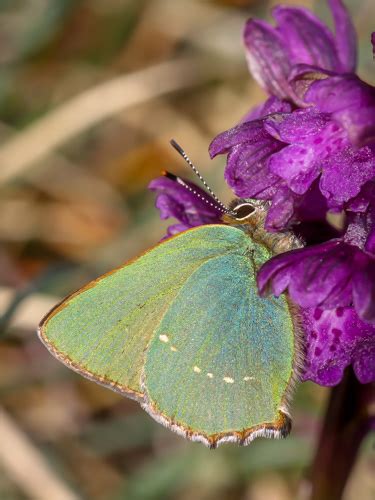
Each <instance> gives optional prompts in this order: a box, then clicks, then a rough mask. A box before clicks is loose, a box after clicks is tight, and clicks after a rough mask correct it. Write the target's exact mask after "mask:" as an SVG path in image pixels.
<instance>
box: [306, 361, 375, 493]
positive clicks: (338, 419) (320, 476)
mask: <svg viewBox="0 0 375 500" xmlns="http://www.w3.org/2000/svg"><path fill="white" fill-rule="evenodd" d="M373 396H374V386H373V385H372V384H360V383H359V382H358V380H357V378H356V376H355V375H354V373H353V370H352V369H351V368H350V369H348V370H347V371H346V373H345V375H344V377H343V380H342V381H341V383H340V384H338V385H337V386H336V387H333V388H332V390H331V395H330V399H329V402H328V408H327V412H326V415H325V418H324V422H323V428H322V431H321V434H320V438H319V443H318V447H317V451H316V455H315V459H314V462H313V465H312V469H311V496H310V500H340V499H341V498H342V494H343V491H344V488H345V485H346V482H347V479H348V477H349V474H350V471H351V469H352V467H353V465H354V463H355V459H356V456H357V453H358V450H359V447H360V445H361V442H362V439H363V438H364V437H365V436H366V434H367V432H368V431H369V430H370V426H371V415H370V401H371V397H373Z"/></svg>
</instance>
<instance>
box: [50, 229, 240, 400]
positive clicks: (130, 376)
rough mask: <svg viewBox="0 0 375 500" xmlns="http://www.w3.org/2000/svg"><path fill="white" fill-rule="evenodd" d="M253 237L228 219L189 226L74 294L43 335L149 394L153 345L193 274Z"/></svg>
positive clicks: (91, 368) (61, 350)
mask: <svg viewBox="0 0 375 500" xmlns="http://www.w3.org/2000/svg"><path fill="white" fill-rule="evenodd" d="M248 242H249V238H248V237H247V236H246V235H245V234H244V233H243V232H242V231H240V230H238V229H235V228H231V227H228V226H222V225H217V226H215V225H210V226H202V227H199V228H196V229H193V230H190V231H187V232H185V233H182V234H180V235H178V236H177V237H175V238H172V239H170V240H167V241H165V242H164V243H162V244H160V245H158V246H156V247H155V248H154V249H152V250H150V251H149V252H148V253H146V254H144V255H142V256H141V257H139V258H138V259H137V260H135V261H133V262H131V263H130V264H128V265H125V266H124V267H122V268H120V269H118V270H116V271H114V272H112V273H110V274H108V275H105V276H103V277H102V278H100V279H99V280H97V281H95V282H93V283H91V284H90V285H88V286H87V287H84V288H83V289H82V290H81V291H80V292H79V293H76V294H73V295H72V296H71V297H70V298H67V299H66V300H65V301H64V302H63V303H62V304H61V305H60V306H59V307H57V308H56V309H55V310H54V311H52V312H51V313H50V315H49V316H48V317H47V318H46V320H44V322H43V324H42V326H41V336H42V338H43V340H44V342H46V343H47V345H48V346H49V347H50V348H51V349H52V350H53V351H54V352H55V354H57V355H58V356H59V357H60V359H62V360H63V361H64V362H66V363H67V364H69V365H73V366H74V367H75V368H76V369H79V370H80V371H82V373H83V374H86V375H90V376H92V377H94V378H97V379H98V381H101V382H103V381H104V382H108V384H117V385H118V386H120V388H121V387H123V388H124V390H126V389H129V390H130V391H135V392H137V393H141V392H142V389H141V375H142V371H143V368H144V363H145V351H146V349H147V346H148V344H149V342H150V340H151V338H152V337H153V335H154V332H155V330H156V329H157V328H158V325H159V323H160V322H161V320H162V318H163V316H164V314H165V313H166V311H167V310H168V308H169V307H170V304H171V303H172V302H173V300H174V299H175V297H176V295H177V294H178V292H179V291H180V290H181V289H182V287H183V285H184V283H185V282H186V280H187V279H188V278H189V276H191V275H192V273H194V272H195V271H196V270H197V269H199V267H200V266H201V265H202V264H203V263H204V262H207V261H209V260H210V259H212V258H215V257H217V256H219V255H225V254H228V253H230V254H231V255H232V254H233V255H243V254H244V253H245V252H246V250H247V246H248ZM217 293H220V291H219V290H218V291H217ZM201 303H202V299H201ZM201 305H203V304H201Z"/></svg>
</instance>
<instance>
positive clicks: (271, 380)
mask: <svg viewBox="0 0 375 500" xmlns="http://www.w3.org/2000/svg"><path fill="white" fill-rule="evenodd" d="M250 245H251V247H252V248H251V250H252V257H253V259H249V257H248V256H243V255H238V254H235V253H231V254H227V255H224V256H219V257H217V258H215V259H211V260H209V261H207V262H205V263H202V264H201V266H200V267H199V268H198V269H197V270H196V271H195V272H194V273H193V274H192V275H191V276H190V278H189V279H188V280H187V281H186V282H185V283H184V285H183V287H182V288H181V290H180V292H179V293H178V295H177V296H176V298H175V299H174V301H173V303H172V304H171V305H170V307H169V309H168V311H167V313H166V314H165V316H164V318H163V320H162V321H161V323H160V325H159V326H158V328H157V330H156V334H155V335H154V337H153V340H152V342H151V344H150V346H149V349H148V352H147V357H146V366H145V384H146V388H147V396H148V399H149V401H150V404H151V406H152V407H153V409H154V411H156V412H158V413H160V414H162V415H164V416H165V417H166V418H167V419H168V420H169V421H170V422H171V423H175V424H178V425H179V426H181V427H182V428H184V429H186V430H188V431H189V430H191V431H194V432H198V433H200V434H203V435H206V436H210V435H215V434H218V433H230V432H233V431H237V432H241V431H243V430H245V429H249V428H254V427H256V426H258V425H262V424H264V423H272V422H275V421H276V420H277V419H278V408H279V406H280V405H281V402H282V399H283V396H284V395H285V391H286V389H287V386H288V384H289V381H290V377H291V373H292V369H293V358H294V341H293V325H292V319H291V315H290V312H289V308H288V305H287V302H286V299H285V298H284V297H283V298H280V299H261V298H260V297H259V296H258V294H257V288H256V283H255V277H254V267H253V262H257V263H259V264H260V263H261V262H264V261H265V260H266V259H267V258H269V255H268V253H267V251H266V250H265V249H264V248H263V247H261V246H259V245H256V244H254V243H250ZM254 257H255V259H254Z"/></svg>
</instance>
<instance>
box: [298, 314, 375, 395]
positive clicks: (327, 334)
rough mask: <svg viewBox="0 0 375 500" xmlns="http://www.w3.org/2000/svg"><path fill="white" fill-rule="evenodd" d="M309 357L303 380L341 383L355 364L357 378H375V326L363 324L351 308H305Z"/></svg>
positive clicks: (365, 380)
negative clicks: (348, 369) (347, 371)
mask: <svg viewBox="0 0 375 500" xmlns="http://www.w3.org/2000/svg"><path fill="white" fill-rule="evenodd" d="M301 314H302V319H303V324H304V329H305V331H306V345H305V351H306V358H305V366H304V370H303V373H302V380H304V381H305V380H311V381H313V382H315V383H317V384H320V385H324V386H332V385H336V384H338V383H339V382H340V380H341V378H342V376H343V373H344V369H345V368H346V367H347V366H348V365H350V364H352V365H353V368H354V372H355V374H356V376H357V378H358V380H359V381H360V382H361V383H362V384H367V383H370V382H372V381H373V380H375V340H374V339H375V326H374V325H370V324H368V323H364V322H363V321H361V320H360V318H359V317H358V315H357V314H356V312H355V311H354V310H353V308H351V307H338V308H336V309H326V310H323V309H320V308H312V309H303V310H302V311H301Z"/></svg>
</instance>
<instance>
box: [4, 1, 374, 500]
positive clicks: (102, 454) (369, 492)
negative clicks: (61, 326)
mask: <svg viewBox="0 0 375 500" xmlns="http://www.w3.org/2000/svg"><path fill="white" fill-rule="evenodd" d="M284 3H290V2H284ZM346 3H347V5H348V7H349V8H350V10H351V12H352V14H353V17H354V22H355V25H356V27H357V30H358V32H359V37H360V63H359V74H360V76H361V77H362V78H364V79H365V80H367V81H369V82H370V83H372V84H374V83H375V75H374V71H373V61H372V53H371V48H370V42H369V35H370V32H371V21H372V20H373V19H374V18H375V3H374V2H373V0H362V1H355V0H349V1H347V2H346ZM273 4H274V2H273V1H262V0H216V1H215V0H0V66H1V72H0V190H1V191H0V214H1V216H0V241H1V247H0V313H1V318H0V321H1V330H0V334H1V340H0V440H1V441H0V499H1V500H3V499H9V500H18V499H20V500H21V499H29V498H33V499H34V498H35V499H38V500H39V499H43V500H44V499H46V500H65V499H89V500H91V499H92V500H107V499H108V500H121V499H178V500H187V499H197V500H210V499H219V500H221V499H249V500H288V499H294V498H304V495H305V494H306V492H307V490H308V483H307V481H306V477H307V475H308V466H309V463H310V461H311V458H312V456H313V453H314V446H315V443H316V438H317V435H318V432H319V426H320V423H321V418H322V415H323V413H324V407H325V403H326V399H327V395H328V389H324V388H322V387H319V386H316V385H314V384H311V383H306V384H303V385H302V386H300V387H299V388H298V390H297V394H296V398H295V402H294V409H293V413H294V421H295V424H294V428H293V432H292V435H291V436H290V437H289V438H288V439H287V440H285V441H280V442H276V441H269V440H257V441H256V442H254V443H253V444H251V446H249V447H248V448H238V447H235V446H233V445H227V446H223V447H221V448H220V449H218V450H215V451H210V450H207V449H205V448H204V447H203V446H202V445H200V444H193V443H188V442H185V441H184V440H183V439H182V438H180V437H178V436H176V435H174V434H172V433H171V432H169V431H167V430H165V429H164V428H162V427H161V426H159V425H158V424H156V423H154V421H153V420H152V419H151V418H150V417H149V416H148V415H146V414H145V413H143V412H142V410H141V409H140V408H139V406H138V405H137V404H136V403H134V402H132V401H129V400H126V399H123V398H121V397H120V396H119V395H117V394H114V393H112V392H111V391H109V390H107V389H104V388H102V387H99V386H97V385H95V384H94V383H91V382H88V381H87V380H85V379H83V378H82V377H80V376H78V375H76V374H74V373H72V372H71V371H69V370H68V369H67V368H65V367H64V366H62V365H61V364H60V363H58V362H57V361H55V360H54V359H53V358H52V357H51V356H50V355H49V354H48V353H47V351H46V350H45V349H44V347H43V346H42V345H41V344H40V342H39V341H38V339H37V337H36V334H35V330H36V327H37V324H38V322H39V320H40V319H41V317H42V316H43V314H45V313H46V312H47V310H48V309H49V308H50V307H52V306H53V305H54V304H55V303H56V302H57V301H58V299H59V298H61V297H63V296H64V295H66V294H68V293H69V292H71V291H72V290H74V289H76V288H78V287H79V286H80V285H82V284H84V283H85V282H87V281H88V280H89V279H92V278H93V277H96V276H97V275H98V274H101V273H103V272H105V271H107V270H109V269H111V268H113V267H115V266H117V265H119V264H120V263H121V262H123V261H125V260H126V259H128V258H130V257H133V256H135V255H136V254H137V253H138V252H140V251H142V250H144V249H145V248H147V247H149V246H152V245H154V244H155V243H156V242H157V241H159V240H160V238H161V237H162V236H163V234H164V231H165V228H166V223H165V222H162V221H160V220H159V216H158V212H157V211H156V210H155V209H154V206H153V205H154V197H153V195H152V193H150V192H149V191H148V190H147V184H148V182H149V181H150V180H151V179H152V178H154V177H156V176H158V175H159V173H160V171H161V170H162V169H168V170H171V171H173V172H175V173H178V174H182V175H185V176H188V175H189V172H187V169H186V167H185V166H184V164H183V162H182V160H181V159H180V158H179V157H178V156H177V155H176V153H175V152H174V151H173V150H172V149H171V148H170V146H169V145H168V141H169V139H170V138H172V137H174V138H175V139H176V140H178V141H179V142H180V143H181V144H182V146H183V147H184V148H185V149H186V150H187V152H188V154H189V155H190V156H191V158H192V159H193V160H194V162H195V163H196V164H197V165H198V166H200V168H201V171H202V173H203V175H205V176H206V177H207V179H208V181H209V183H210V184H211V185H212V187H213V188H214V189H215V190H216V191H217V192H218V193H219V194H220V195H221V197H222V198H223V199H224V200H225V201H228V200H230V198H231V193H230V191H229V189H228V188H226V186H225V185H224V180H223V168H224V161H223V159H218V160H215V161H209V159H208V153H207V148H208V144H209V142H210V140H211V139H212V138H213V137H214V136H215V135H216V134H217V133H218V132H221V131H223V130H225V129H227V128H229V127H231V126H233V125H234V124H235V123H236V122H237V121H238V120H239V119H240V118H241V117H242V116H243V115H244V114H245V113H246V112H247V111H248V109H249V108H250V107H251V106H252V105H254V104H257V103H259V102H261V101H262V99H263V98H264V94H263V93H262V91H261V90H260V89H259V88H258V87H257V86H256V85H255V84H254V82H253V80H252V79H251V77H250V76H249V74H248V71H247V67H246V63H245V59H244V52H243V48H242V41H241V32H242V27H243V24H244V22H245V20H246V19H247V18H248V17H251V16H254V17H262V18H269V15H270V14H269V8H270V7H271V6H272V5H273ZM298 4H299V5H305V6H309V7H311V8H313V9H314V10H315V12H317V13H318V14H319V15H320V16H321V17H322V18H324V19H325V20H326V21H327V22H328V23H329V24H331V20H330V18H329V12H328V9H327V6H326V3H325V2H324V1H322V0H321V1H316V2H313V1H308V0H303V1H300V2H298ZM374 464H375V455H374V448H373V446H372V445H371V439H370V438H368V439H367V440H366V441H365V442H364V445H363V447H362V450H361V454H360V457H359V459H358V461H357V464H356V466H355V469H354V471H353V473H352V476H351V478H350V481H349V483H348V486H347V488H346V492H345V500H357V499H361V500H367V499H369V500H370V499H372V498H374V495H375V482H374V475H373V467H374Z"/></svg>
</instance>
